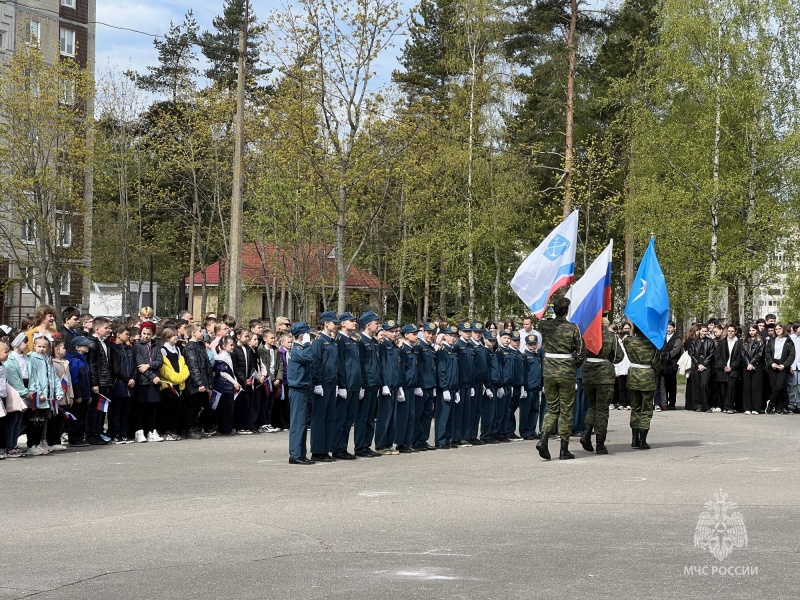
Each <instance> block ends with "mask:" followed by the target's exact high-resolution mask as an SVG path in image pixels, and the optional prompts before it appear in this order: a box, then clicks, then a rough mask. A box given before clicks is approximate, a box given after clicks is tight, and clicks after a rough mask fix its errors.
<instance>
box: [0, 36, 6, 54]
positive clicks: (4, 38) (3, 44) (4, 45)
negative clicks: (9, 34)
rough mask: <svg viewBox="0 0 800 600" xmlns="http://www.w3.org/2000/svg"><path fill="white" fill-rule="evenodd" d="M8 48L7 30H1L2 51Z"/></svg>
mask: <svg viewBox="0 0 800 600" xmlns="http://www.w3.org/2000/svg"><path fill="white" fill-rule="evenodd" d="M5 49H6V32H5V31H0V52H2V51H3V50H5Z"/></svg>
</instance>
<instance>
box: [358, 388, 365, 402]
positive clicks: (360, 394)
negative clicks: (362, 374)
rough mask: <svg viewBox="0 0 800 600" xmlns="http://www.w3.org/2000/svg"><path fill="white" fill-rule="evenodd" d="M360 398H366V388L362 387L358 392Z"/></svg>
mask: <svg viewBox="0 0 800 600" xmlns="http://www.w3.org/2000/svg"><path fill="white" fill-rule="evenodd" d="M358 399H359V400H363V399H364V388H361V391H359V392H358Z"/></svg>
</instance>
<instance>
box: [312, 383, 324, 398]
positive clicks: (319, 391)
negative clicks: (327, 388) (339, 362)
mask: <svg viewBox="0 0 800 600" xmlns="http://www.w3.org/2000/svg"><path fill="white" fill-rule="evenodd" d="M314 393H315V394H316V395H317V396H322V394H323V393H324V392H323V391H322V386H321V385H315V386H314Z"/></svg>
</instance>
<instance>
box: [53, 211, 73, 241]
mask: <svg viewBox="0 0 800 600" xmlns="http://www.w3.org/2000/svg"><path fill="white" fill-rule="evenodd" d="M56 236H57V243H58V245H59V246H61V247H62V248H69V247H70V246H72V221H70V220H69V219H67V218H66V217H59V218H58V219H57V220H56Z"/></svg>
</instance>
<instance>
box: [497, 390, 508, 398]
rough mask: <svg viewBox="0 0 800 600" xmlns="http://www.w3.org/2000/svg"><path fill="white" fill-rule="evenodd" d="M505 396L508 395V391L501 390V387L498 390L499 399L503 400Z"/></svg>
mask: <svg viewBox="0 0 800 600" xmlns="http://www.w3.org/2000/svg"><path fill="white" fill-rule="evenodd" d="M505 395H506V391H505V390H504V389H503V388H501V387H499V388H497V397H498V398H502V397H503V396H505Z"/></svg>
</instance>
